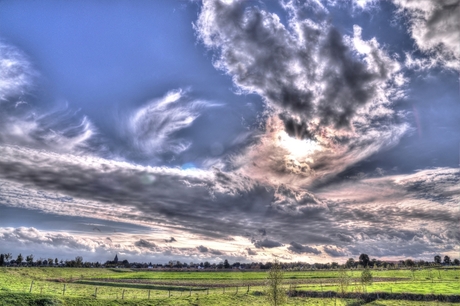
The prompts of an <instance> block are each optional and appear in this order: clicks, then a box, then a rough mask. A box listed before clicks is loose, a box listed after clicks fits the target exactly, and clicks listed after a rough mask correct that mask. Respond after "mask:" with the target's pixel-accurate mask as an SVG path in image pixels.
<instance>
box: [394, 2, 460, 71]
mask: <svg viewBox="0 0 460 306" xmlns="http://www.w3.org/2000/svg"><path fill="white" fill-rule="evenodd" d="M393 1H394V3H395V4H396V5H397V6H398V7H399V8H400V12H401V13H403V14H406V15H407V16H408V18H409V24H410V28H409V31H410V34H411V36H412V38H413V39H414V40H415V43H416V44H417V46H418V48H419V49H420V50H421V51H422V52H425V53H426V54H428V55H429V59H428V60H425V59H421V60H419V61H414V60H412V59H411V58H408V60H407V64H408V65H409V67H413V66H414V65H418V66H419V67H420V68H430V67H432V66H433V64H434V63H436V64H437V65H442V66H445V67H448V68H452V69H456V70H460V44H459V41H460V18H459V16H460V1H459V0H424V1H418V0H393Z"/></svg>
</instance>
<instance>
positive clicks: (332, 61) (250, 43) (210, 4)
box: [195, 1, 394, 138]
mask: <svg viewBox="0 0 460 306" xmlns="http://www.w3.org/2000/svg"><path fill="white" fill-rule="evenodd" d="M307 5H309V6H314V5H315V4H314V3H313V2H312V3H310V2H309V3H308V4H307ZM285 8H286V9H287V10H288V11H290V12H291V19H290V20H289V27H285V26H284V25H283V24H282V23H281V22H280V20H279V18H278V16H276V15H275V14H272V13H269V12H267V11H264V10H262V9H260V8H258V7H247V6H246V5H245V3H244V2H243V1H234V2H232V3H230V4H228V3H224V2H221V1H204V2H203V7H202V9H201V12H200V16H199V19H198V21H197V23H196V24H195V28H196V30H197V33H198V35H199V38H200V39H201V40H202V41H203V43H204V44H205V45H206V46H207V47H209V48H212V49H214V50H216V51H217V57H216V59H215V62H214V65H215V66H216V67H217V68H219V69H221V70H223V71H225V72H226V73H228V74H229V75H231V76H232V77H233V81H234V83H235V84H236V85H237V86H238V87H239V88H241V89H242V90H243V91H246V92H255V93H257V94H259V95H261V96H262V97H264V98H265V99H266V100H267V101H268V102H270V103H271V104H273V105H277V106H279V107H280V108H281V109H282V110H283V112H282V115H281V116H280V118H281V119H282V120H283V121H284V124H285V129H286V131H287V132H288V133H289V134H290V135H292V136H296V137H308V138H314V134H315V133H316V131H315V130H311V129H310V128H309V127H308V122H310V121H311V120H312V119H317V120H319V122H318V124H317V126H316V128H319V127H321V126H330V127H333V128H337V129H341V128H349V127H351V125H352V119H353V117H354V116H355V115H356V113H357V110H358V109H359V108H361V107H362V106H363V105H365V104H367V103H370V102H371V101H373V100H374V99H375V98H376V91H377V89H378V87H379V86H380V84H381V83H382V82H383V83H384V82H386V81H387V80H388V79H389V78H390V76H391V74H392V73H393V69H394V68H393V65H392V63H390V62H389V60H388V59H387V58H385V56H382V53H381V52H379V51H378V48H375V49H374V50H369V51H366V52H368V55H369V60H367V61H366V62H364V61H362V58H359V57H356V56H355V55H354V54H355V53H356V50H352V49H351V48H350V41H345V39H344V38H343V36H342V35H341V34H340V33H339V32H338V30H337V29H335V28H334V27H332V26H331V25H330V24H328V23H327V22H326V21H323V22H319V23H315V22H313V21H312V20H310V19H298V18H300V17H299V14H297V13H298V12H299V7H298V6H297V5H296V4H294V2H291V1H288V2H287V3H286V4H285Z"/></svg>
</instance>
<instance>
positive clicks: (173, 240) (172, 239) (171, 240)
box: [165, 237, 177, 243]
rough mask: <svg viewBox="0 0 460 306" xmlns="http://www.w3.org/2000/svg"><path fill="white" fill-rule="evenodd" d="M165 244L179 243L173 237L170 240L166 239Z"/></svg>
mask: <svg viewBox="0 0 460 306" xmlns="http://www.w3.org/2000/svg"><path fill="white" fill-rule="evenodd" d="M165 242H169V243H170V242H177V240H176V239H174V237H171V238H170V239H165Z"/></svg>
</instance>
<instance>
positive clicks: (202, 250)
mask: <svg viewBox="0 0 460 306" xmlns="http://www.w3.org/2000/svg"><path fill="white" fill-rule="evenodd" d="M196 248H197V250H198V251H199V252H200V253H209V254H212V255H223V253H222V252H221V251H219V250H214V249H210V248H207V247H205V246H202V245H200V246H198V247H196Z"/></svg>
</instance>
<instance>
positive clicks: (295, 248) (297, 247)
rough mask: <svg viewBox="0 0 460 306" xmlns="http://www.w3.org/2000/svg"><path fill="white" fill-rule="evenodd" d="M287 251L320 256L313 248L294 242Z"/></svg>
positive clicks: (319, 252)
mask: <svg viewBox="0 0 460 306" xmlns="http://www.w3.org/2000/svg"><path fill="white" fill-rule="evenodd" d="M288 250H289V251H291V252H294V253H298V254H301V253H306V254H309V253H310V254H315V255H319V254H321V251H320V250H318V249H315V248H312V247H310V246H308V245H301V244H300V243H297V242H295V241H292V242H291V245H290V246H289V247H288Z"/></svg>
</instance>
